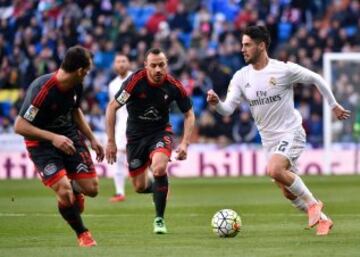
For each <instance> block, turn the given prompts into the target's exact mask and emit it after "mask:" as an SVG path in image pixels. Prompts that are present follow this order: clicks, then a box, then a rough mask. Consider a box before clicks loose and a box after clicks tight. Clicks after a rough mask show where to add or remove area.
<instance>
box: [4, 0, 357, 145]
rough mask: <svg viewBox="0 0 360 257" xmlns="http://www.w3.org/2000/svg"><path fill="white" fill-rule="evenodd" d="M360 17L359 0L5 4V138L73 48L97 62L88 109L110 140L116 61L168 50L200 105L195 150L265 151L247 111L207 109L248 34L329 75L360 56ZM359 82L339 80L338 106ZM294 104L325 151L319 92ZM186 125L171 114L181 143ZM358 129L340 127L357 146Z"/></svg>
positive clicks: (342, 136)
mask: <svg viewBox="0 0 360 257" xmlns="http://www.w3.org/2000/svg"><path fill="white" fill-rule="evenodd" d="M359 17H360V4H359V2H358V1H357V0H343V1H336V0H318V1H310V0H308V1H305V0H268V1H260V0H248V1H241V0H207V1H205V0H182V1H180V0H166V1H165V0H163V1H159V0H153V1H151V0H148V1H145V0H132V1H129V0H118V1H116V0H93V1H88V0H79V1H70V0H38V1H36V0H13V1H10V0H0V133H12V132H13V121H14V119H15V117H16V115H17V113H18V111H19V108H20V106H21V103H22V99H23V97H24V94H25V92H26V89H27V87H28V86H29V85H30V83H31V81H32V80H33V79H34V78H36V77H38V76H39V75H42V74H45V73H49V72H54V71H56V69H57V68H58V65H59V63H60V60H61V59H62V57H63V55H64V53H65V51H66V49H67V48H68V47H70V46H73V45H75V44H81V45H83V46H84V47H86V48H88V49H90V50H91V51H92V52H93V54H94V58H93V60H94V68H93V70H92V71H91V73H90V75H89V76H88V77H87V79H86V81H85V84H84V86H85V94H84V96H85V97H84V100H83V102H82V108H83V110H84V113H86V116H87V119H88V122H89V123H90V124H91V126H92V128H93V129H94V131H99V132H101V131H104V126H105V121H104V112H105V108H106V105H107V102H108V93H107V87H108V84H109V81H110V80H111V79H112V78H113V77H114V73H113V70H112V67H111V66H112V62H113V59H114V56H115V53H116V52H122V53H125V54H127V55H128V56H129V57H130V59H131V65H132V69H133V70H135V69H137V68H139V67H141V66H142V65H143V61H144V53H145V51H146V50H147V49H148V48H150V47H161V48H163V49H164V50H165V51H166V52H167V54H168V58H169V70H170V72H171V73H172V74H174V75H175V76H176V77H177V78H178V79H179V80H180V81H181V82H182V83H183V84H184V86H185V87H186V90H187V92H188V94H189V95H191V96H192V100H193V103H194V110H195V113H196V115H197V117H198V118H197V133H195V136H194V141H195V142H213V143H217V144H220V145H227V144H230V143H242V142H246V143H258V142H259V140H260V138H259V135H258V132H257V130H256V128H255V126H254V123H253V120H252V118H251V115H250V113H249V108H248V106H247V105H246V104H243V105H241V106H240V107H239V109H238V110H237V112H236V113H235V114H233V115H232V116H231V117H225V118H224V117H221V116H219V115H218V114H216V112H215V111H214V110H213V109H212V108H210V107H208V106H207V105H206V101H205V95H206V92H207V90H209V89H214V90H215V91H216V92H217V93H218V94H219V95H220V96H221V97H224V96H225V95H226V91H227V86H228V83H229V80H230V78H231V76H232V75H233V73H234V72H235V71H236V70H238V69H239V68H241V67H242V66H244V65H245V63H244V61H243V59H242V56H241V44H240V43H241V42H240V35H241V30H242V29H243V28H244V27H246V26H247V25H251V24H259V23H260V24H265V25H266V26H267V27H268V29H269V30H270V32H271V36H272V44H271V46H270V53H271V54H272V56H273V57H276V58H279V59H281V60H284V61H287V60H289V61H293V62H296V63H299V64H301V65H303V66H305V67H307V68H310V69H312V70H315V71H317V72H320V73H322V72H321V70H322V57H323V54H324V53H325V52H359V51H360V31H359V28H360V18H359ZM345 73H346V71H345V72H344V74H345ZM357 73H358V72H355V73H354V74H355V75H354V76H353V77H351V78H348V77H347V76H344V75H341V73H340V72H338V74H337V75H336V76H335V78H336V81H335V83H334V86H335V87H336V90H335V91H336V93H340V94H341V97H340V98H339V100H341V101H344V102H342V104H343V105H344V106H345V107H346V108H348V109H350V110H353V111H354V110H355V109H356V105H357V102H358V100H359V92H360V91H359V89H356V87H355V85H357V86H359V85H360V76H359V75H358V74H357ZM295 102H296V105H297V107H298V108H299V110H300V112H301V114H302V116H303V118H304V127H305V129H306V132H307V134H308V138H309V143H311V144H312V145H313V146H314V147H316V146H319V145H321V144H322V134H323V125H322V124H323V121H322V119H323V118H322V98H321V95H320V93H319V92H318V91H317V90H316V88H315V87H314V86H312V87H311V86H299V87H296V90H295ZM181 117H182V115H180V114H179V112H178V110H176V109H174V110H172V114H171V123H172V124H173V129H174V132H175V133H176V134H177V135H180V134H181V128H182V118H181ZM237 117H240V118H237ZM352 122H353V120H352V121H351V120H350V121H349V122H348V123H345V124H344V125H343V126H342V125H341V126H342V127H341V128H338V135H339V138H338V139H339V140H341V141H346V142H349V141H352V140H354V138H352V129H353V126H352Z"/></svg>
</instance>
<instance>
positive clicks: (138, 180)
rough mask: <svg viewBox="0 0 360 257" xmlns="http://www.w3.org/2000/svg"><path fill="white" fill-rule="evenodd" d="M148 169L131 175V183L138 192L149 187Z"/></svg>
mask: <svg viewBox="0 0 360 257" xmlns="http://www.w3.org/2000/svg"><path fill="white" fill-rule="evenodd" d="M147 172H148V171H147V170H145V171H144V172H142V173H139V174H137V175H134V176H130V180H131V183H132V184H133V187H134V188H135V190H136V191H137V192H142V191H144V190H145V189H146V187H147V183H148V181H147Z"/></svg>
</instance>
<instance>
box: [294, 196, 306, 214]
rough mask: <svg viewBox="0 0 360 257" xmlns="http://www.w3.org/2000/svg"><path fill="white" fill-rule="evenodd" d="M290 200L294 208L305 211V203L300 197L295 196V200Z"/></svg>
mask: <svg viewBox="0 0 360 257" xmlns="http://www.w3.org/2000/svg"><path fill="white" fill-rule="evenodd" d="M291 202H292V205H293V206H294V207H295V208H296V209H298V210H300V211H302V212H307V209H308V208H307V205H306V203H305V202H304V201H303V200H302V199H301V198H299V197H296V199H295V200H292V201H291Z"/></svg>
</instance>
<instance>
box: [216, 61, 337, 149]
mask: <svg viewBox="0 0 360 257" xmlns="http://www.w3.org/2000/svg"><path fill="white" fill-rule="evenodd" d="M296 83H306V84H315V85H316V86H317V87H318V89H319V90H320V92H321V94H322V95H323V96H324V97H325V98H326V100H327V101H328V103H329V105H330V106H331V107H333V106H335V105H336V100H335V98H334V95H333V94H332V92H331V90H330V88H329V86H328V85H327V83H326V82H325V81H324V79H323V78H322V77H321V76H320V75H318V74H316V73H314V72H312V71H310V70H308V69H306V68H304V67H302V66H300V65H297V64H295V63H291V62H287V63H285V62H281V61H278V60H275V59H269V62H268V64H267V66H266V67H264V68H263V69H261V70H255V69H254V68H253V66H252V65H248V66H246V67H244V68H242V69H240V70H239V71H237V72H236V73H235V74H234V76H233V78H232V80H231V82H230V85H229V89H228V93H227V96H226V100H225V101H224V102H220V103H219V104H218V105H217V111H218V112H219V113H221V114H223V115H229V114H231V113H232V112H233V111H234V109H235V108H236V107H237V106H238V105H239V103H240V96H243V98H245V99H246V100H247V101H248V102H249V105H250V109H251V113H252V116H253V117H254V120H255V123H256V125H257V127H258V129H259V132H260V135H261V138H262V141H263V143H266V142H269V141H273V140H277V139H278V138H279V137H281V135H283V134H284V133H288V132H291V131H295V130H297V129H299V128H300V127H301V124H302V118H301V115H300V113H299V112H298V111H297V110H296V109H295V107H294V90H293V86H294V85H295V84H296Z"/></svg>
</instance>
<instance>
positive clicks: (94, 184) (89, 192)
mask: <svg viewBox="0 0 360 257" xmlns="http://www.w3.org/2000/svg"><path fill="white" fill-rule="evenodd" d="M83 193H84V194H85V195H86V196H89V197H96V196H97V195H98V193H99V183H98V181H97V180H92V181H91V182H90V183H88V184H87V185H86V187H84V188H83Z"/></svg>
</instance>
